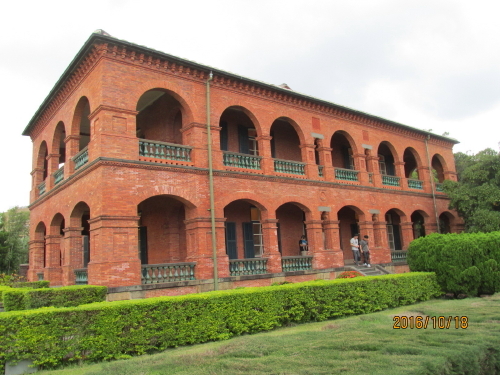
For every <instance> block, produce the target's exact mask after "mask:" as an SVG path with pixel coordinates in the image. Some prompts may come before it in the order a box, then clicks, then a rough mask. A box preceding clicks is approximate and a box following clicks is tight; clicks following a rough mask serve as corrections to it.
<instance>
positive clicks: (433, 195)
mask: <svg viewBox="0 0 500 375" xmlns="http://www.w3.org/2000/svg"><path fill="white" fill-rule="evenodd" d="M430 138H431V135H430V134H427V138H426V139H425V151H426V152H427V163H428V164H429V171H430V179H431V191H432V203H433V204H434V216H435V217H436V224H437V231H438V233H441V228H440V227H439V216H438V211H437V204H436V184H435V183H434V174H433V173H432V163H431V158H430V156H429V144H428V141H429V139H430Z"/></svg>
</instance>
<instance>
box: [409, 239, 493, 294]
mask: <svg viewBox="0 0 500 375" xmlns="http://www.w3.org/2000/svg"><path fill="white" fill-rule="evenodd" d="M407 261H408V265H409V266H410V269H411V270H412V271H420V272H435V273H436V276H437V281H438V283H439V285H441V287H442V289H443V291H445V292H446V293H453V294H454V295H455V296H457V295H459V294H467V295H469V296H477V295H481V294H493V293H496V292H499V291H500V270H499V266H498V265H499V264H500V232H492V233H462V234H437V233H433V234H431V235H429V236H426V237H420V238H418V239H416V240H415V241H412V242H411V243H410V246H409V247H408V255H407Z"/></svg>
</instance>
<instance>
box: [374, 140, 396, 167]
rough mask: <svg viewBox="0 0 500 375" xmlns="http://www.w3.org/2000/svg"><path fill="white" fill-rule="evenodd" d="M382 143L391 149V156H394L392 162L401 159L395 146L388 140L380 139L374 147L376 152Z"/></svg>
mask: <svg viewBox="0 0 500 375" xmlns="http://www.w3.org/2000/svg"><path fill="white" fill-rule="evenodd" d="M382 144H385V145H387V147H388V148H389V150H390V151H391V153H392V156H393V157H394V162H395V163H397V162H399V161H401V158H400V157H399V154H398V152H397V150H396V148H395V147H394V146H393V144H392V143H391V142H389V141H381V142H380V143H379V144H378V145H377V147H376V148H375V150H376V152H377V153H378V149H379V147H380V146H381V145H382Z"/></svg>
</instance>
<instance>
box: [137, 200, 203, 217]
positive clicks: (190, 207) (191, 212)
mask: <svg viewBox="0 0 500 375" xmlns="http://www.w3.org/2000/svg"><path fill="white" fill-rule="evenodd" d="M161 197H164V198H170V199H173V200H176V201H177V202H180V203H182V204H183V205H184V207H185V209H186V219H190V218H192V217H195V216H196V208H197V207H196V206H195V205H194V204H193V203H192V202H191V201H189V200H187V199H186V198H183V197H181V196H179V195H174V194H155V195H151V196H148V197H147V198H145V199H143V200H141V201H140V202H138V203H137V207H139V205H140V204H141V203H143V202H145V201H147V200H148V199H150V198H161Z"/></svg>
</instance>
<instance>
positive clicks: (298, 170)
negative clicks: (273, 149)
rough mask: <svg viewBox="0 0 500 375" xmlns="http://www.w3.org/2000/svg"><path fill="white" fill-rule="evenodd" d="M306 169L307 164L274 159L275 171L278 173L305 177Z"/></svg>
mask: <svg viewBox="0 0 500 375" xmlns="http://www.w3.org/2000/svg"><path fill="white" fill-rule="evenodd" d="M305 167H306V164H305V163H301V162H297V161H290V160H281V159H274V170H275V171H276V172H278V173H288V174H298V175H302V176H304V175H305V174H306V169H305Z"/></svg>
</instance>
